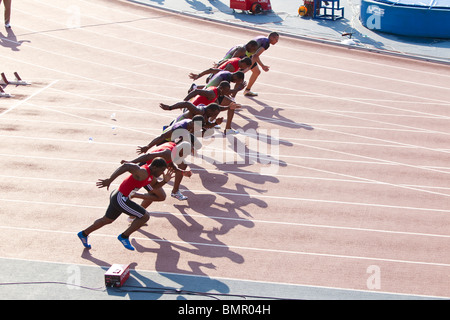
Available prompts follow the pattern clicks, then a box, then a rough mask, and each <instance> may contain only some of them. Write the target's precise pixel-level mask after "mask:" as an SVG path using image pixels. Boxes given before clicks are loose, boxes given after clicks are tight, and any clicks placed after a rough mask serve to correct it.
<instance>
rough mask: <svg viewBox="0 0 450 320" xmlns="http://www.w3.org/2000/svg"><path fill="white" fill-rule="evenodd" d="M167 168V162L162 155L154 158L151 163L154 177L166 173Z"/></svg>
mask: <svg viewBox="0 0 450 320" xmlns="http://www.w3.org/2000/svg"><path fill="white" fill-rule="evenodd" d="M166 169H167V162H166V160H164V159H163V158H161V157H158V158H155V159H153V161H152V164H151V165H150V172H151V173H152V176H154V177H159V176H160V175H162V174H163V173H164V171H165V170H166Z"/></svg>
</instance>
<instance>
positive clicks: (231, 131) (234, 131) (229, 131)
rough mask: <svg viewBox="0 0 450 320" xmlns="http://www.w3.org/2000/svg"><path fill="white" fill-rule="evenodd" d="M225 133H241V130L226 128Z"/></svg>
mask: <svg viewBox="0 0 450 320" xmlns="http://www.w3.org/2000/svg"><path fill="white" fill-rule="evenodd" d="M224 134H225V135H228V134H239V130H234V129H225V131H224Z"/></svg>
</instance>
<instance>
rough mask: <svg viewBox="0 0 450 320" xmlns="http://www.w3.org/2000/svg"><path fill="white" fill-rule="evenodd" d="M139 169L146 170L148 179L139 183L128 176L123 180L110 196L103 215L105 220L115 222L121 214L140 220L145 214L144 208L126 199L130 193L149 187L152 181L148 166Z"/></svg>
mask: <svg viewBox="0 0 450 320" xmlns="http://www.w3.org/2000/svg"><path fill="white" fill-rule="evenodd" d="M141 168H144V169H145V170H147V173H148V177H147V178H146V179H144V180H142V181H139V180H136V179H135V178H134V177H133V175H129V176H128V177H127V178H126V179H125V180H123V182H122V183H121V184H120V186H119V189H118V190H115V191H113V193H112V194H111V199H110V202H109V206H108V209H107V210H106V214H105V215H106V217H107V218H109V219H112V220H115V219H117V218H118V217H119V216H120V214H121V213H125V214H127V215H129V216H134V217H137V218H142V216H144V215H145V214H146V212H147V211H146V210H145V208H143V207H141V206H140V205H138V204H137V203H136V202H133V201H131V200H130V199H129V198H128V196H129V195H130V193H131V191H133V190H135V189H140V188H142V187H145V186H148V185H150V183H151V182H152V181H153V179H154V177H153V176H152V174H151V172H150V167H149V166H148V165H146V164H145V165H143V166H142V167H141Z"/></svg>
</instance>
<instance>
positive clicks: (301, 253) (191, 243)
mask: <svg viewBox="0 0 450 320" xmlns="http://www.w3.org/2000/svg"><path fill="white" fill-rule="evenodd" d="M0 228H1V229H9V230H18V231H27V232H39V233H43V232H45V233H53V234H55V233H56V234H58V233H59V234H73V235H74V236H75V235H76V231H60V230H48V229H37V228H25V227H10V226H0ZM92 236H95V237H108V238H116V237H117V235H112V234H103V233H94V234H92ZM133 239H135V240H139V241H154V242H167V243H176V244H183V245H186V244H189V245H192V246H205V247H215V248H226V249H237V250H246V251H257V252H271V253H277V254H293V255H306V256H316V257H326V258H336V259H352V260H370V261H380V262H393V263H400V264H415V265H427V266H434V267H450V264H448V263H439V262H426V261H411V260H399V259H389V258H377V257H365V256H351V255H341V254H330V253H317V252H306V251H293V250H280V249H271V248H256V247H243V246H233V245H224V244H214V243H201V242H191V241H183V240H167V239H160V238H155V239H152V238H148V237H133Z"/></svg>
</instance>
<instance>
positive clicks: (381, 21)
mask: <svg viewBox="0 0 450 320" xmlns="http://www.w3.org/2000/svg"><path fill="white" fill-rule="evenodd" d="M360 19H361V22H362V24H363V25H364V26H365V27H366V28H368V29H371V30H374V31H381V32H386V33H392V34H397V35H402V36H412V37H427V38H441V39H450V8H429V7H421V6H409V5H394V4H393V3H386V2H380V1H371V0H361V16H360Z"/></svg>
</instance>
